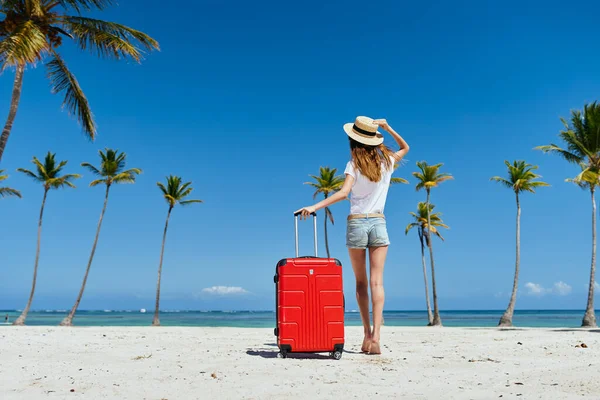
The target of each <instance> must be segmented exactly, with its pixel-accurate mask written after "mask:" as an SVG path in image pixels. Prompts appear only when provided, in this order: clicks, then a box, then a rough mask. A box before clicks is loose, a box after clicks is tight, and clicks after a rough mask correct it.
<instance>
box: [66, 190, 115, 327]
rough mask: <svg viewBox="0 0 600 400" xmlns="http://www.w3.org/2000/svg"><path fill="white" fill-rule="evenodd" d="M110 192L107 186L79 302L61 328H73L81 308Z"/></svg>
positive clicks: (76, 302) (78, 298)
mask: <svg viewBox="0 0 600 400" xmlns="http://www.w3.org/2000/svg"><path fill="white" fill-rule="evenodd" d="M109 190H110V185H106V195H105V197H104V207H102V213H101V214H100V220H99V221H98V228H97V229H96V238H95V239H94V245H93V246H92V253H91V254H90V259H89V260H88V264H87V268H86V270H85V276H84V277H83V283H82V284H81V289H80V290H79V295H78V296H77V300H75V305H73V308H72V309H71V312H70V313H69V315H67V316H66V317H65V319H63V320H62V322H61V323H60V326H72V325H73V317H75V312H76V311H77V308H78V307H79V303H81V298H82V297H83V291H84V290H85V284H86V283H87V279H88V275H89V273H90V267H91V266H92V261H93V260H94V253H95V252H96V245H97V244H98V237H99V236H100V228H101V227H102V220H103V219H104V212H105V211H106V204H108V191H109Z"/></svg>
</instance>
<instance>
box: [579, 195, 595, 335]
mask: <svg viewBox="0 0 600 400" xmlns="http://www.w3.org/2000/svg"><path fill="white" fill-rule="evenodd" d="M595 190H596V188H595V187H593V186H592V187H591V189H590V192H591V193H592V267H591V269H590V287H589V289H588V300H587V307H586V308H585V314H584V315H583V321H582V322H581V326H583V327H586V328H595V327H596V315H595V314H594V290H595V287H594V284H595V283H596V278H595V276H596V199H595V197H594V192H595Z"/></svg>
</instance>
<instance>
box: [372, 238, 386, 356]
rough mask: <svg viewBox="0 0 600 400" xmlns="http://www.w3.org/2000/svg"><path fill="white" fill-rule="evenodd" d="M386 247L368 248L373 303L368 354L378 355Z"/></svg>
mask: <svg viewBox="0 0 600 400" xmlns="http://www.w3.org/2000/svg"><path fill="white" fill-rule="evenodd" d="M387 251H388V246H381V247H371V248H369V269H370V275H371V277H370V283H371V299H372V301H373V334H372V342H373V345H372V347H371V350H370V352H371V353H375V354H379V353H381V351H380V349H379V339H380V336H381V335H380V331H381V324H382V322H383V303H384V300H385V292H384V290H383V267H384V265H385V259H386V256H387Z"/></svg>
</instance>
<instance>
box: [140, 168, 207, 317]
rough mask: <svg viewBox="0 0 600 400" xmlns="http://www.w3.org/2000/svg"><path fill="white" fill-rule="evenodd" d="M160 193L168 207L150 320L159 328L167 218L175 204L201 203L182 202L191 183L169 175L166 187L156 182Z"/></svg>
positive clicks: (195, 201) (189, 189)
mask: <svg viewBox="0 0 600 400" xmlns="http://www.w3.org/2000/svg"><path fill="white" fill-rule="evenodd" d="M156 185H157V186H158V187H159V189H160V191H161V192H162V193H163V197H164V198H165V200H166V201H167V204H168V205H169V212H168V213H167V221H166V222H165V231H164V233H163V240H162V247H161V249H160V263H159V264H158V282H157V284H156V304H155V306H154V319H153V320H152V325H153V326H160V320H159V318H158V313H159V311H158V310H159V302H160V278H161V276H162V264H163V255H164V253H165V242H166V240H167V228H168V227H169V218H170V217H171V211H173V207H175V205H177V203H179V204H181V205H182V206H186V205H189V204H194V203H202V200H184V199H185V198H186V197H187V196H189V195H190V193H192V190H194V189H193V188H192V187H191V185H192V182H186V183H181V177H179V176H173V175H170V176H169V177H167V186H166V187H165V185H163V184H162V183H161V182H156Z"/></svg>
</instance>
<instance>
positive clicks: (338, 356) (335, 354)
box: [329, 350, 342, 360]
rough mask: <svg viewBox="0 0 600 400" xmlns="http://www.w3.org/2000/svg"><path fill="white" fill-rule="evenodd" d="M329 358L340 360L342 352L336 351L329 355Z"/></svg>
mask: <svg viewBox="0 0 600 400" xmlns="http://www.w3.org/2000/svg"><path fill="white" fill-rule="evenodd" d="M329 357H333V358H335V359H336V360H339V359H340V358H342V352H341V351H339V350H336V351H334V352H331V353H329Z"/></svg>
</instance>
